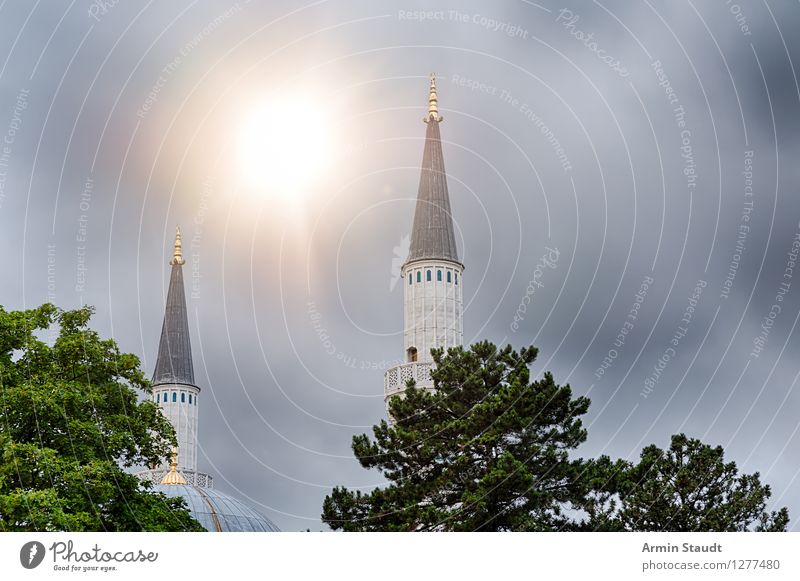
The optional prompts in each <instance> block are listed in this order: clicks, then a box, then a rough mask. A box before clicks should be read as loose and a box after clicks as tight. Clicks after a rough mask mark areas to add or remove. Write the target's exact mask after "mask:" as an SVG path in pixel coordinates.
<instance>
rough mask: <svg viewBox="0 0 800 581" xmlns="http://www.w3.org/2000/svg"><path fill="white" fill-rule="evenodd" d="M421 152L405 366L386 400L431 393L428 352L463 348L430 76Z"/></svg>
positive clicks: (406, 280)
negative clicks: (417, 390)
mask: <svg viewBox="0 0 800 581" xmlns="http://www.w3.org/2000/svg"><path fill="white" fill-rule="evenodd" d="M423 120H424V121H425V123H426V124H427V129H426V131H425V150H424V152H423V154H422V168H421V171H420V178H419V191H418V193H417V206H416V209H415V211H414V226H413V228H412V231H411V246H410V248H409V252H408V258H407V259H406V262H405V264H403V267H402V269H401V273H402V277H403V278H402V280H403V288H404V291H403V316H404V332H403V344H404V345H403V347H404V352H405V358H404V359H405V363H403V364H402V365H398V366H397V367H392V368H391V369H388V370H387V371H386V374H385V375H384V399H385V401H386V403H387V404H388V402H389V399H390V398H391V397H393V396H395V395H398V394H402V393H403V391H404V390H405V388H406V383H407V382H408V380H414V382H415V383H416V385H417V387H422V388H427V389H432V388H433V380H432V379H431V373H430V372H431V369H432V367H433V358H432V357H431V349H434V348H444V349H447V348H449V347H456V346H459V345H461V344H462V343H463V340H464V328H463V319H462V311H463V291H462V287H463V284H462V283H463V279H462V275H463V272H464V265H463V264H462V263H461V262H460V261H459V259H458V252H457V250H456V237H455V232H454V229H453V217H452V214H451V212H450V196H449V194H448V192H447V174H446V172H445V169H444V156H443V155H442V138H441V135H440V134H439V123H441V122H442V120H443V119H442V117H441V116H440V115H439V99H438V96H437V94H436V77H435V76H434V75H431V84H430V92H429V95H428V113H427V115H426V116H425V118H424V119H423Z"/></svg>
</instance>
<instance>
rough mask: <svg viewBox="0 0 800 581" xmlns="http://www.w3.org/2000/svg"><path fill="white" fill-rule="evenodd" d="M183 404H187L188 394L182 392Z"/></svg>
mask: <svg viewBox="0 0 800 581" xmlns="http://www.w3.org/2000/svg"><path fill="white" fill-rule="evenodd" d="M181 403H186V394H185V393H183V392H181Z"/></svg>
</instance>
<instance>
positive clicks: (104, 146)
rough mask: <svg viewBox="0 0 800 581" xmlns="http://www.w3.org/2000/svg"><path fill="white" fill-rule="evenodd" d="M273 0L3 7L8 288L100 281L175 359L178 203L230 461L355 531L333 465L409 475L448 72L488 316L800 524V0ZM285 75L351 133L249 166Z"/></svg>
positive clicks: (452, 169) (259, 492) (207, 376)
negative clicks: (250, 132) (398, 423)
mask: <svg viewBox="0 0 800 581" xmlns="http://www.w3.org/2000/svg"><path fill="white" fill-rule="evenodd" d="M104 4H105V6H103V5H104ZM257 4H258V5H256V3H252V4H251V3H249V2H246V1H244V0H241V1H240V2H238V3H231V2H193V3H179V2H150V3H148V4H147V5H144V3H138V2H119V3H116V4H115V3H114V2H106V3H102V2H90V1H89V0H74V1H72V2H66V1H64V2H47V3H39V2H36V3H35V4H34V3H27V2H26V3H22V2H3V3H2V4H0V46H1V47H2V49H0V56H3V57H4V58H2V60H0V139H2V140H3V144H2V147H0V242H1V243H2V246H3V248H4V252H2V253H1V254H0V260H1V261H2V268H3V272H5V273H6V274H5V276H3V277H2V279H0V304H2V305H3V306H4V308H6V309H21V308H25V307H32V306H35V305H39V304H41V303H42V302H45V301H52V302H55V303H56V304H58V305H59V306H61V307H64V308H71V307H75V306H78V305H80V304H84V303H86V304H91V305H94V306H95V307H96V309H97V314H96V315H95V317H94V319H93V324H94V326H95V327H96V328H98V329H99V330H100V331H101V333H102V334H103V335H105V336H112V337H114V338H115V339H116V340H117V341H118V342H119V344H120V345H121V347H122V348H123V349H124V350H126V351H129V352H133V353H136V354H138V355H139V356H140V357H141V359H142V363H143V366H144V368H145V369H146V370H147V372H148V373H152V370H153V366H154V364H155V361H154V357H155V352H156V349H157V342H158V337H159V333H160V328H161V320H162V316H163V305H164V300H165V292H166V285H167V277H168V273H169V268H168V265H167V262H168V260H169V257H170V254H171V244H172V238H173V233H174V228H175V225H176V224H180V225H181V226H182V227H183V231H184V254H185V256H186V259H187V263H186V266H185V267H184V277H185V280H186V284H187V289H186V291H187V298H188V307H189V311H190V318H191V320H190V325H191V327H192V344H193V350H194V360H195V377H196V378H197V379H198V383H199V384H200V387H201V389H202V390H203V391H202V394H203V397H202V399H201V402H202V407H201V410H200V446H201V451H200V461H199V465H200V468H201V469H202V470H205V471H207V472H209V473H211V474H213V475H214V476H215V482H216V486H217V488H219V489H221V490H223V491H225V492H229V493H231V494H234V495H236V496H239V497H241V498H244V499H248V500H249V501H250V502H251V503H252V504H254V505H256V506H257V507H259V508H260V510H262V511H263V512H264V513H265V514H266V515H268V516H269V517H270V518H272V519H273V520H274V521H275V522H276V523H277V524H278V525H279V526H280V527H281V528H282V529H284V530H300V529H306V528H311V529H312V530H316V529H320V528H324V525H322V524H321V523H320V520H319V514H320V512H321V504H322V499H323V498H324V496H325V494H326V493H327V492H329V491H330V489H331V488H332V487H333V486H334V485H337V484H345V485H347V486H350V487H363V488H364V489H365V490H369V489H371V488H373V487H374V486H376V485H378V484H380V483H381V478H380V475H379V474H377V473H369V472H366V471H364V470H363V469H361V468H360V467H359V466H358V464H357V462H356V461H355V459H354V458H353V456H352V453H351V451H350V440H351V437H352V436H353V435H354V434H357V433H362V432H364V431H368V430H369V428H370V426H371V425H372V424H374V423H376V422H377V421H378V420H379V419H380V418H382V417H384V414H385V411H384V404H383V394H382V390H383V370H384V369H385V368H386V367H387V366H390V365H392V364H394V363H395V362H396V361H397V360H399V359H401V358H402V355H403V353H402V348H403V346H402V336H401V334H400V333H401V331H402V327H401V326H402V285H400V284H394V283H395V282H396V281H394V280H393V277H394V276H395V275H394V272H393V267H395V268H396V267H397V265H398V264H399V263H400V262H401V261H402V258H403V257H404V256H403V252H404V250H403V249H404V247H405V246H406V245H407V238H406V237H407V236H408V235H409V233H410V229H411V221H412V218H413V209H414V199H415V196H416V186H417V182H418V179H419V169H418V168H419V163H420V160H421V157H422V146H423V142H422V140H423V137H424V130H425V126H424V124H423V123H422V116H423V115H424V113H425V110H426V99H427V84H428V81H427V76H428V74H429V73H431V72H436V73H437V74H438V75H439V82H438V86H439V104H440V110H441V112H442V114H443V116H444V118H445V120H444V122H443V123H442V126H441V132H442V138H443V141H444V156H445V163H446V167H447V171H448V180H449V189H450V196H451V204H452V209H453V213H454V219H455V222H456V228H457V241H458V247H459V255H460V257H461V258H462V260H463V262H464V264H465V265H466V271H465V273H464V277H463V285H464V299H465V305H466V309H465V313H464V330H465V341H469V342H472V341H475V340H479V339H489V340H491V341H494V342H496V343H507V342H510V343H511V344H513V345H514V346H515V347H520V346H523V345H528V344H531V343H532V344H535V345H536V346H538V347H539V348H540V355H539V359H538V361H537V362H536V364H535V372H536V373H537V374H541V373H542V372H543V371H544V370H551V371H552V372H553V373H554V375H555V377H556V379H557V381H559V382H568V383H570V385H571V386H572V387H573V390H574V392H575V393H576V394H588V395H589V397H590V398H591V400H592V405H591V408H590V411H589V414H588V417H587V418H586V420H587V421H586V423H587V425H588V428H589V438H588V442H587V443H586V444H585V446H584V447H583V448H582V449H581V450H580V453H582V454H585V455H596V454H599V453H607V454H610V455H612V456H615V457H624V458H631V459H634V458H636V457H637V456H638V454H639V452H640V451H641V448H642V447H643V446H645V445H647V444H650V443H656V444H658V445H660V446H664V445H666V444H667V443H668V441H669V437H670V435H671V434H673V433H677V432H685V433H687V434H689V435H690V436H693V437H699V438H702V439H703V440H704V441H706V442H708V443H712V444H721V445H723V446H724V447H725V450H726V454H727V457H728V458H729V459H733V460H736V462H737V464H738V465H739V467H740V468H741V469H742V470H743V471H745V472H754V471H759V472H760V473H761V475H762V478H763V479H764V480H765V481H766V482H767V483H769V484H770V485H771V486H772V490H773V501H774V503H775V506H784V505H786V506H788V507H789V509H790V513H791V515H792V517H793V521H792V526H793V528H794V529H795V530H800V529H798V524H797V523H798V522H800V465H798V462H797V458H798V448H800V434H798V425H800V424H798V420H797V418H798V416H799V415H800V386H798V383H797V379H798V373H799V372H800V363H798V361H800V358H798V356H797V353H798V349H800V329H798V327H797V324H798V317H800V270H797V269H795V270H794V272H792V270H791V268H792V266H793V264H792V261H793V255H792V254H791V252H792V248H793V243H794V241H795V240H796V238H797V236H798V235H800V224H799V222H800V192H798V181H799V180H800V164H798V163H797V160H798V157H799V156H800V151H799V150H798V136H799V135H800V122H799V120H800V107H798V104H799V102H800V90H799V89H798V80H797V76H796V73H795V70H794V69H793V65H792V63H793V62H794V63H800V40H798V38H800V34H798V33H800V31H799V30H798V28H800V26H799V24H800V7H798V5H797V4H796V3H790V2H775V1H768V2H763V3H741V4H740V5H737V4H734V3H732V2H729V3H726V2H716V3H706V2H702V3H701V2H696V3H695V2H690V1H689V2H684V1H679V2H647V1H645V2H642V3H636V5H635V6H632V5H631V3H629V2H567V3H564V4H551V3H542V4H536V3H533V2H524V1H519V2H513V1H509V2H503V3H502V5H500V3H490V2H463V1H462V2H457V3H456V2H437V1H428V2H411V1H409V2H405V1H404V2H396V3H376V2H368V1H366V0H364V1H349V2H343V1H338V2H337V1H327V2H326V1H320V2H315V3H312V4H308V5H307V6H306V7H298V5H297V3H291V2H279V1H273V2H269V3H257ZM420 11H427V12H424V13H422V14H421V13H420ZM281 99H283V100H287V99H289V100H292V101H293V102H297V103H309V105H308V106H309V107H313V108H314V114H315V115H316V114H318V113H320V112H322V113H323V114H324V115H325V116H326V117H328V118H329V119H330V120H331V122H330V123H329V126H328V128H327V129H326V130H325V131H326V133H325V136H326V137H328V138H330V139H331V140H332V142H333V143H334V155H333V157H332V158H331V164H330V166H329V167H328V168H327V169H325V170H323V171H319V172H318V175H315V176H313V177H314V178H316V179H313V180H309V183H308V185H307V186H304V187H302V188H295V189H294V190H293V191H292V193H291V194H290V195H287V194H285V193H278V192H276V191H273V190H272V189H270V188H269V187H261V188H259V187H253V186H252V184H243V183H242V180H241V179H240V178H241V175H240V174H241V167H240V165H241V164H240V163H239V158H240V157H241V155H240V152H239V151H238V145H237V144H238V143H239V141H240V138H239V137H240V134H241V132H242V127H243V125H244V124H246V122H247V119H248V114H249V112H250V111H253V110H255V109H258V107H260V106H261V105H262V104H264V103H270V102H275V101H276V100H277V101H280V100H281ZM288 111H289V113H287V115H289V116H290V120H289V123H290V126H291V127H292V128H294V131H293V132H292V135H295V136H296V133H297V132H303V133H304V132H306V131H307V130H308V125H309V123H308V122H307V119H306V117H305V116H304V115H302V114H298V112H297V110H296V109H291V110H288ZM310 118H312V119H313V118H315V117H314V116H313V115H311V116H310ZM301 136H302V135H301ZM318 137H319V136H317V137H316V138H318ZM309 138H310V139H314V138H315V137H314V136H313V135H311V136H309ZM264 163H265V167H267V168H269V167H270V166H269V160H265V162H264ZM309 171H311V170H309ZM543 256H550V257H551V258H550V260H549V261H548V262H549V263H550V264H551V266H544V267H543V266H542V265H541V264H542V263H541V260H542V257H543ZM553 257H557V258H555V259H553ZM537 265H538V267H537ZM787 267H788V268H789V270H788V271H787ZM537 268H538V270H537ZM793 274H794V276H792V275H793ZM532 280H535V281H536V282H537V283H538V284H533V285H531V284H530V282H531V281H532ZM782 283H783V284H782ZM637 295H638V298H637ZM693 296H694V298H692V297H693ZM637 301H638V302H637ZM520 305H524V306H523V307H520ZM629 315H630V316H629ZM515 322H516V324H515ZM626 322H628V325H627V326H626ZM622 329H624V330H625V331H627V333H626V334H623V335H622V340H618V336H619V335H620V333H621V330H622ZM604 358H605V364H604Z"/></svg>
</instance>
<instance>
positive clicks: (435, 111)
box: [425, 73, 444, 123]
mask: <svg viewBox="0 0 800 581" xmlns="http://www.w3.org/2000/svg"><path fill="white" fill-rule="evenodd" d="M431 119H434V120H435V121H441V120H442V119H444V117H441V116H440V115H439V99H438V98H437V96H436V73H431V93H430V95H428V114H427V115H426V116H425V123H427V122H428V121H430V120H431Z"/></svg>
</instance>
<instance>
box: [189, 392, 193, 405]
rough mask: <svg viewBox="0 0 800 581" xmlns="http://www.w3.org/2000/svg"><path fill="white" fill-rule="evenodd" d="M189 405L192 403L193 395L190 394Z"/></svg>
mask: <svg viewBox="0 0 800 581" xmlns="http://www.w3.org/2000/svg"><path fill="white" fill-rule="evenodd" d="M189 403H192V394H191V393H190V394H189Z"/></svg>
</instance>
